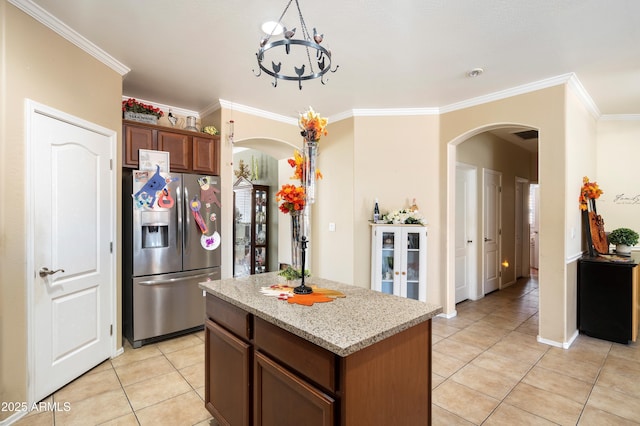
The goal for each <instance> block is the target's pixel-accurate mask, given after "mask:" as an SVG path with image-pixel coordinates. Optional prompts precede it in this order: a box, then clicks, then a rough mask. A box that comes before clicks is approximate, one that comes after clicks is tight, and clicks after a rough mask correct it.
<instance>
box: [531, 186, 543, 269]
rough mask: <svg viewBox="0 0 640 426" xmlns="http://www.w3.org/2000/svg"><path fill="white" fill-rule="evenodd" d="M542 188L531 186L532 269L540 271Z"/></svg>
mask: <svg viewBox="0 0 640 426" xmlns="http://www.w3.org/2000/svg"><path fill="white" fill-rule="evenodd" d="M539 199H540V186H539V185H531V187H530V189H529V221H530V222H531V235H530V240H531V253H530V259H531V267H532V268H534V269H538V263H539V256H538V231H539V226H538V220H539V218H540V203H539Z"/></svg>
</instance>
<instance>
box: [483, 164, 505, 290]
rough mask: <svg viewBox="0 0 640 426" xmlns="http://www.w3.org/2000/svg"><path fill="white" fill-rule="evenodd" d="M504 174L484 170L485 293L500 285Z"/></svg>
mask: <svg viewBox="0 0 640 426" xmlns="http://www.w3.org/2000/svg"><path fill="white" fill-rule="evenodd" d="M501 181H502V175H501V174H500V173H499V172H495V171H493V170H486V169H485V170H484V185H483V187H484V195H483V198H484V221H483V222H484V227H483V233H484V250H483V251H484V254H483V258H484V268H483V270H484V273H483V277H484V280H483V281H484V283H483V284H484V294H487V293H491V292H492V291H494V290H497V289H498V288H499V287H500V233H501V230H500V187H501Z"/></svg>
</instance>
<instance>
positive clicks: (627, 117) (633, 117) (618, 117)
mask: <svg viewBox="0 0 640 426" xmlns="http://www.w3.org/2000/svg"><path fill="white" fill-rule="evenodd" d="M600 120H602V121H640V114H605V115H602V116H600Z"/></svg>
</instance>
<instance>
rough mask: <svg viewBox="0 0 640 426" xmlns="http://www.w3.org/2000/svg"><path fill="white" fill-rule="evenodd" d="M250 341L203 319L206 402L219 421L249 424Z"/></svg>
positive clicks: (221, 422)
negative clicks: (241, 338)
mask: <svg viewBox="0 0 640 426" xmlns="http://www.w3.org/2000/svg"><path fill="white" fill-rule="evenodd" d="M251 353H252V347H251V345H250V344H248V343H246V342H244V341H242V340H240V339H239V338H237V337H236V336H234V335H233V334H231V333H229V332H228V331H226V330H225V329H224V328H222V327H220V326H219V325H218V324H216V323H214V322H213V321H210V320H207V321H206V323H205V359H206V360H207V362H206V363H205V406H206V407H207V409H208V410H209V412H210V413H211V414H212V415H213V416H214V417H215V418H216V420H218V422H219V423H220V424H222V425H234V426H235V425H250V424H251V409H252V404H251V375H250V374H251V370H250V368H251V358H252V356H251Z"/></svg>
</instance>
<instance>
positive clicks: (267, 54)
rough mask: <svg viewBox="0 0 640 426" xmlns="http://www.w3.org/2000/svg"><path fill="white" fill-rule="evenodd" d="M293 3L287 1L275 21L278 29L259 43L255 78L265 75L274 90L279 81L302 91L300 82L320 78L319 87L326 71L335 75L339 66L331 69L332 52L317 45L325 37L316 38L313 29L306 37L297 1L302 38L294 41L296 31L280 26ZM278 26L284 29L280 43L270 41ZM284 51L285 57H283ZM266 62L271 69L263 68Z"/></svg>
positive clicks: (274, 27)
mask: <svg viewBox="0 0 640 426" xmlns="http://www.w3.org/2000/svg"><path fill="white" fill-rule="evenodd" d="M293 1H294V0H289V3H287V6H286V7H285V8H284V11H283V12H282V15H280V19H278V25H274V26H273V29H272V30H271V33H270V34H268V35H266V36H265V37H263V38H262V39H261V40H260V49H258V53H256V57H257V59H258V66H259V67H260V71H259V72H258V74H256V77H260V76H261V75H262V72H263V71H264V72H265V73H267V74H268V75H270V76H271V77H274V81H273V83H272V85H273V87H277V86H278V79H281V80H289V81H297V82H298V87H299V88H300V90H302V80H313V79H315V78H320V81H321V82H322V84H325V81H324V75H325V74H326V73H327V72H328V71H331V72H336V71H337V70H338V66H336V67H335V69H333V70H332V69H331V51H330V50H328V49H326V48H324V47H323V46H321V45H320V43H322V39H323V37H324V35H323V34H318V32H317V31H316V29H315V28H314V29H313V35H310V34H309V30H308V29H307V24H305V22H304V18H303V17H302V12H301V11H300V5H299V4H298V0H295V2H296V7H297V8H298V17H299V18H300V27H299V29H300V35H301V38H294V35H295V33H296V30H297V29H298V28H293V29H290V30H289V29H287V28H285V27H283V26H282V18H283V17H284V15H285V14H286V13H287V10H288V9H289V6H291V3H292V2H293ZM278 26H279V27H280V28H283V36H284V38H283V39H282V40H276V41H271V37H272V36H273V35H275V34H274V32H275V31H276V28H277V27H278ZM283 47H284V53H285V55H282V50H283V49H282V48H283ZM312 56H313V57H314V60H315V63H316V64H317V68H316V67H314V61H312V59H311V58H312ZM269 61H271V69H268V68H267V67H265V64H264V63H265V62H267V63H268V62H269ZM283 62H284V64H283ZM299 64H300V65H299ZM254 73H255V70H254Z"/></svg>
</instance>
